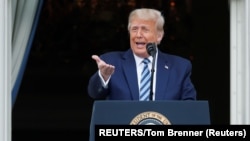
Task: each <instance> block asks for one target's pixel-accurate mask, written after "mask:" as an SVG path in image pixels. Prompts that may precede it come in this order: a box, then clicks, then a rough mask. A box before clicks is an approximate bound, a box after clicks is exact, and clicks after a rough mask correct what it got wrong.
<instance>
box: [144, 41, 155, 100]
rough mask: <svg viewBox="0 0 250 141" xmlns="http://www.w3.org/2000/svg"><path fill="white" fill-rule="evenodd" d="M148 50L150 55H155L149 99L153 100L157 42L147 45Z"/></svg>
mask: <svg viewBox="0 0 250 141" xmlns="http://www.w3.org/2000/svg"><path fill="white" fill-rule="evenodd" d="M146 49H147V52H148V54H149V55H150V56H152V57H153V62H152V67H151V81H150V93H149V100H150V101H152V100H153V95H154V92H153V84H154V83H153V81H154V72H155V54H156V44H155V43H148V44H147V45H146Z"/></svg>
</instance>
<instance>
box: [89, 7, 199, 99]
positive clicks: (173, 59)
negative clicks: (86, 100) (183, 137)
mask: <svg viewBox="0 0 250 141" xmlns="http://www.w3.org/2000/svg"><path fill="white" fill-rule="evenodd" d="M163 26H164V17H163V16H162V15H161V13H160V12H159V11H158V10H155V9H147V8H141V9H135V10H134V11H132V12H131V13H130V15H129V22H128V31H129V36H130V49H128V50H127V51H125V52H121V51H120V52H118V51H117V52H109V53H105V54H103V55H101V56H100V57H99V56H97V55H92V58H93V59H94V60H95V61H96V63H97V66H98V71H97V72H96V73H95V74H93V76H91V78H90V80H89V85H88V93H89V95H90V96H91V97H92V98H94V99H109V100H140V99H139V93H140V85H141V83H140V79H141V77H142V76H141V75H140V74H141V72H142V71H143V63H142V60H143V59H144V58H148V59H149V60H150V62H149V64H148V67H149V69H150V70H152V68H155V69H153V70H155V72H154V73H153V71H151V73H153V77H152V78H153V79H151V81H152V82H153V84H152V87H151V88H152V92H153V95H152V99H151V100H196V90H195V87H194V85H193V83H192V81H191V78H190V76H191V71H192V64H191V62H190V61H189V60H187V59H184V58H182V57H178V56H175V55H171V54H167V53H163V52H161V51H160V50H159V49H158V48H157V45H159V44H160V42H161V40H162V38H163V35H164V28H163ZM148 43H154V44H155V45H156V48H155V50H156V54H155V55H154V56H152V55H149V53H148V51H147V49H146V46H147V44H148ZM154 59H155V60H154ZM154 61H155V63H153V62H154ZM152 64H155V66H152Z"/></svg>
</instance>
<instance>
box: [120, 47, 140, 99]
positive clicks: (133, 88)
mask: <svg viewBox="0 0 250 141" xmlns="http://www.w3.org/2000/svg"><path fill="white" fill-rule="evenodd" d="M123 70H124V73H125V77H126V80H127V83H128V86H129V89H130V92H131V94H132V99H133V100H138V99H139V90H138V80H137V72H136V64H135V60H134V56H133V53H132V51H131V50H129V51H127V52H126V53H125V55H124V60H123Z"/></svg>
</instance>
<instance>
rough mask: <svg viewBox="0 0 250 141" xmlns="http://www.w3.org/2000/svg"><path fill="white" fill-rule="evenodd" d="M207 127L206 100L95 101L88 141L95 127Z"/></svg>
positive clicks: (92, 140)
mask: <svg viewBox="0 0 250 141" xmlns="http://www.w3.org/2000/svg"><path fill="white" fill-rule="evenodd" d="M147 124H149V125H210V112H209V104H208V101H205V100H204V101H172V100H169V101H145V102H144V101H124V100H122V101H119V100H118V101H116V100H114V101H113V100H111V101H105V100H100V101H95V102H94V104H93V111H92V116H91V123H90V137H89V138H90V141H94V137H95V133H94V131H95V125H147Z"/></svg>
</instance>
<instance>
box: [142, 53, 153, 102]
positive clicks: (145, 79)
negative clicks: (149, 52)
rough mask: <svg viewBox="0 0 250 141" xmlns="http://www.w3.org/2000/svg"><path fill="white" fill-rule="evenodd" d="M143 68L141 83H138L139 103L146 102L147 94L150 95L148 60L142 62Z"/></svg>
mask: <svg viewBox="0 0 250 141" xmlns="http://www.w3.org/2000/svg"><path fill="white" fill-rule="evenodd" d="M142 62H143V63H144V67H143V70H142V73H141V81H140V96H139V100H140V101H148V100H149V93H150V77H151V76H150V71H149V68H148V63H149V62H150V60H149V59H147V58H145V59H144V60H143V61H142Z"/></svg>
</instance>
